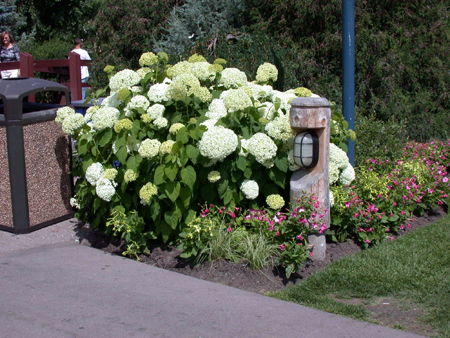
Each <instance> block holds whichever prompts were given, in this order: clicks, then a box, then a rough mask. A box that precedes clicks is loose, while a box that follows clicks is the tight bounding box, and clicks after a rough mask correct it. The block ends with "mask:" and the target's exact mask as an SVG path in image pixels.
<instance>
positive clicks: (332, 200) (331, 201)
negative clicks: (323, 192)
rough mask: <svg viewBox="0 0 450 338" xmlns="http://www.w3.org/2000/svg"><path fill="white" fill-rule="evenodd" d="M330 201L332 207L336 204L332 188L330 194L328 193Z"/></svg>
mask: <svg viewBox="0 0 450 338" xmlns="http://www.w3.org/2000/svg"><path fill="white" fill-rule="evenodd" d="M328 202H329V203H330V208H331V207H332V206H333V205H334V194H333V192H332V191H331V189H330V190H329V194H328Z"/></svg>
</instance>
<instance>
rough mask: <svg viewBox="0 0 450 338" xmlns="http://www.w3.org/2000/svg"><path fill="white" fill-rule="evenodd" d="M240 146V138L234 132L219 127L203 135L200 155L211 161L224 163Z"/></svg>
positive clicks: (199, 144) (200, 143) (199, 145)
mask: <svg viewBox="0 0 450 338" xmlns="http://www.w3.org/2000/svg"><path fill="white" fill-rule="evenodd" d="M237 146H238V137H237V135H236V134H235V133H234V131H233V130H231V129H228V128H225V127H222V126H217V127H213V128H211V129H208V130H207V131H206V132H204V133H203V136H202V139H201V140H200V142H199V143H198V149H199V150H200V154H202V156H205V157H207V158H209V159H211V160H216V161H223V160H224V159H225V157H227V156H228V155H230V154H231V153H233V152H234V151H235V150H236V148H237Z"/></svg>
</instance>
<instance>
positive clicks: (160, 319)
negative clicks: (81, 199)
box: [0, 220, 419, 338]
mask: <svg viewBox="0 0 450 338" xmlns="http://www.w3.org/2000/svg"><path fill="white" fill-rule="evenodd" d="M75 224H76V222H75V221H74V220H69V221H65V222H62V223H59V224H56V225H53V226H50V227H47V228H45V229H41V230H38V231H36V232H33V233H31V234H26V235H13V234H10V233H6V232H2V231H0V290H1V294H0V313H1V316H0V328H1V329H0V337H1V338H16V337H17V338H19V337H20V338H23V337H33V338H39V337H45V338H52V337H55V338H56V337H58V338H63V337H89V338H92V337H95V338H101V337H107V338H114V337H192V338H198V337H202V338H209V337H212V338H216V337H217V338H221V337H246V338H247V337H258V338H264V337H288V338H289V337H315V338H322V337H324V338H325V337H327V338H329V337H348V338H351V337H355V338H356V337H358V338H361V337H367V338H371V337H374V338H375V337H377V338H379V337H383V338H391V337H392V338H394V337H395V338H413V337H419V336H417V335H413V334H410V333H405V332H402V331H397V330H392V329H389V328H385V327H382V326H378V325H373V324H369V323H365V322H359V321H355V320H352V319H348V318H345V317H340V316H336V315H333V314H329V313H326V312H321V311H317V310H313V309H310V308H306V307H304V306H301V305H297V304H293V303H288V302H284V301H281V300H277V299H274V298H270V297H265V296H262V295H259V294H256V293H251V292H246V291H242V290H238V289H234V288H231V287H228V286H224V285H220V284H214V283H211V282H207V281H203V280H199V279H195V278H192V277H189V276H185V275H182V274H177V273H175V272H170V271H166V270H163V269H159V268H156V267H153V266H149V265H146V264H142V263H139V262H136V261H133V260H130V259H126V258H123V257H119V256H113V255H110V254H107V253H104V252H102V251H100V250H96V249H93V248H90V247H88V246H85V245H80V244H79V242H80V239H81V242H82V238H83V232H84V231H88V230H86V229H85V230H83V229H82V230H77V231H75ZM81 244H82V243H81Z"/></svg>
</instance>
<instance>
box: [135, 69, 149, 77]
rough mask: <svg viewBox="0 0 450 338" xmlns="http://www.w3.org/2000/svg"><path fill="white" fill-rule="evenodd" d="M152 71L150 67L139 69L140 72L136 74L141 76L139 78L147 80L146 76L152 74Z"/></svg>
mask: <svg viewBox="0 0 450 338" xmlns="http://www.w3.org/2000/svg"><path fill="white" fill-rule="evenodd" d="M151 71H152V69H151V68H149V67H142V68H139V69H138V70H136V73H138V74H139V76H140V77H141V79H144V78H145V75H147V74H148V73H150V72H151Z"/></svg>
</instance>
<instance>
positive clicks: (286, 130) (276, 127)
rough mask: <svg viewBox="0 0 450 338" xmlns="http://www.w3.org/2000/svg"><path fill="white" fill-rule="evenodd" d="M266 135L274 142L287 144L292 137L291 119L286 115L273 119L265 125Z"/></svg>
mask: <svg viewBox="0 0 450 338" xmlns="http://www.w3.org/2000/svg"><path fill="white" fill-rule="evenodd" d="M265 129H266V132H267V135H269V136H270V137H272V138H273V139H275V140H279V141H283V142H287V141H289V140H290V139H291V138H292V137H293V136H294V131H293V130H292V128H291V119H290V117H289V116H288V115H286V116H285V115H283V116H278V117H275V118H274V119H273V120H272V121H271V122H269V123H268V124H267V125H266V128H265Z"/></svg>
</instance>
